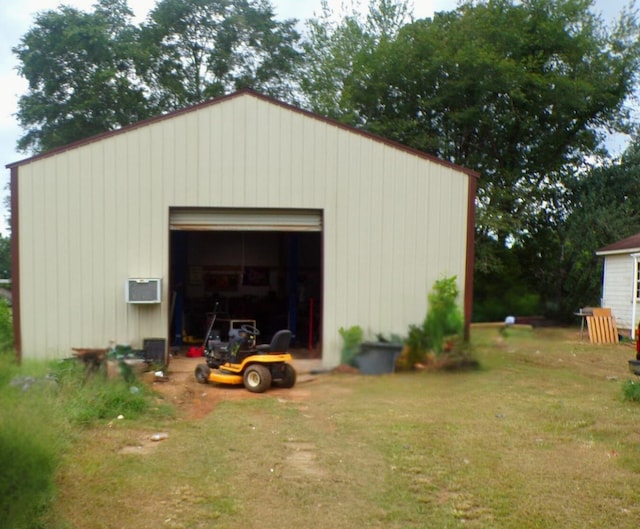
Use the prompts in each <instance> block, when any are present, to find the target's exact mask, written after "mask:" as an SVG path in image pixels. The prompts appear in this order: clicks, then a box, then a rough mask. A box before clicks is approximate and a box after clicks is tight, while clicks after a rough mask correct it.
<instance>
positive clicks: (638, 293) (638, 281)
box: [636, 261, 640, 299]
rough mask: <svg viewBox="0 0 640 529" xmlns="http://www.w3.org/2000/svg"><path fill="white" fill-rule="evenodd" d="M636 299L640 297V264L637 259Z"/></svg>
mask: <svg viewBox="0 0 640 529" xmlns="http://www.w3.org/2000/svg"><path fill="white" fill-rule="evenodd" d="M636 299H640V266H638V261H636Z"/></svg>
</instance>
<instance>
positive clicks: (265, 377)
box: [195, 303, 297, 393]
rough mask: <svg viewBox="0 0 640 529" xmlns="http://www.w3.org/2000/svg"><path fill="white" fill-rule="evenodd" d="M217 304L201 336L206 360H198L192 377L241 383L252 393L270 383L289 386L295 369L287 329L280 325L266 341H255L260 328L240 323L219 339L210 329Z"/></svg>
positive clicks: (207, 380)
mask: <svg viewBox="0 0 640 529" xmlns="http://www.w3.org/2000/svg"><path fill="white" fill-rule="evenodd" d="M217 308H218V304H217V303H216V307H215V309H214V313H213V318H212V320H211V324H210V325H209V329H208V330H207V334H206V336H205V340H204V346H203V347H204V356H205V359H206V362H207V363H206V364H198V366H197V367H196V371H195V376H196V380H197V381H198V382H200V383H201V384H206V383H207V382H217V383H219V384H235V385H240V384H244V387H245V388H247V389H248V390H249V391H251V392H253V393H263V392H264V391H266V390H267V389H268V388H270V387H271V385H272V384H274V385H278V386H280V387H283V388H292V387H293V386H294V385H295V383H296V376H297V375H296V370H295V368H294V367H293V365H291V360H292V358H291V354H290V353H289V345H290V344H291V337H292V334H291V331H290V330H288V329H283V330H280V331H278V332H276V333H275V334H274V335H273V338H272V340H271V343H270V344H268V345H256V337H257V336H259V335H260V331H259V330H258V329H257V328H256V327H255V326H253V325H242V326H241V327H240V329H239V331H238V333H237V335H236V336H235V337H233V338H232V339H230V341H229V343H228V344H226V345H225V344H223V343H221V342H220V341H219V340H218V339H217V338H216V335H215V333H214V331H213V324H214V323H215V320H216V312H217Z"/></svg>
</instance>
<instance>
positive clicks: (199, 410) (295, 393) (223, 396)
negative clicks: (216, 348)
mask: <svg viewBox="0 0 640 529" xmlns="http://www.w3.org/2000/svg"><path fill="white" fill-rule="evenodd" d="M201 363H203V359H202V358H187V357H175V358H173V359H172V360H171V363H170V365H169V369H168V370H167V372H166V376H165V377H163V381H153V382H151V385H152V387H153V389H154V390H156V391H157V392H158V393H160V394H161V395H162V396H163V397H164V398H165V399H166V400H167V401H169V402H171V403H172V404H174V405H175V406H176V408H178V409H179V410H181V411H182V412H183V413H184V414H185V415H186V416H187V417H188V418H190V419H198V418H202V417H204V416H206V415H208V414H209V413H211V412H212V411H213V410H214V409H215V407H216V406H217V405H218V404H219V403H220V402H223V401H233V400H244V399H255V398H272V397H277V398H278V399H285V400H287V401H304V400H306V399H307V398H308V397H309V395H310V392H309V390H308V389H305V388H304V387H299V385H301V384H305V383H308V382H311V381H313V380H314V379H315V377H313V376H311V375H307V374H304V373H303V374H300V373H299V374H298V381H297V383H296V386H295V387H294V388H291V389H284V388H271V389H270V390H268V391H267V392H266V393H261V394H257V393H251V392H249V391H247V390H246V389H245V388H244V387H243V386H225V385H222V384H200V383H198V382H197V381H196V378H195V376H194V373H195V369H196V366H197V365H198V364H201Z"/></svg>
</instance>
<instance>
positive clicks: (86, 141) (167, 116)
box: [6, 88, 479, 178]
mask: <svg viewBox="0 0 640 529" xmlns="http://www.w3.org/2000/svg"><path fill="white" fill-rule="evenodd" d="M243 95H252V96H254V97H256V98H257V99H261V100H263V101H266V102H268V103H272V104H274V105H277V106H280V107H282V108H285V109H287V110H290V111H292V112H296V113H298V114H302V115H303V116H307V117H309V118H312V119H315V120H318V121H322V122H324V123H327V124H329V125H333V126H334V127H338V128H340V129H343V130H346V131H348V132H352V133H354V134H358V135H360V136H363V137H365V138H368V139H371V140H374V141H376V142H378V143H383V144H385V145H387V146H389V147H391V148H393V149H397V150H399V151H403V152H406V153H409V154H412V155H414V156H419V157H420V158H424V159H426V160H429V161H431V162H434V163H437V164H439V165H443V166H445V167H449V168H451V169H455V170H457V171H460V172H463V173H465V174H467V175H469V176H470V177H473V178H478V176H479V175H478V173H477V172H475V171H472V170H471V169H467V168H466V167H462V166H460V165H456V164H454V163H452V162H448V161H446V160H443V159H441V158H438V157H436V156H433V155H432V154H427V153H426V152H423V151H419V150H418V149H414V148H412V147H408V146H406V145H402V144H401V143H398V142H396V141H392V140H389V139H387V138H383V137H382V136H378V135H376V134H372V133H371V132H367V131H364V130H361V129H357V128H355V127H352V126H351V125H346V124H344V123H340V122H339V121H336V120H333V119H330V118H327V117H324V116H321V115H319V114H315V113H313V112H310V111H308V110H304V109H302V108H298V107H295V106H293V105H290V104H289V103H284V102H282V101H279V100H277V99H274V98H273V97H270V96H266V95H264V94H260V93H258V92H256V91H255V90H252V89H250V88H245V89H243V90H239V91H238V92H234V93H233V94H228V95H224V96H221V97H217V98H215V99H209V100H207V101H203V102H202V103H197V104H195V105H192V106H190V107H186V108H182V109H179V110H175V111H173V112H169V113H167V114H162V115H160V116H155V117H153V118H149V119H145V120H142V121H138V122H137V123H132V124H131V125H126V126H124V127H122V128H119V129H117V130H111V131H108V132H103V133H102V134H98V135H96V136H92V137H90V138H85V139H83V140H79V141H76V142H73V143H70V144H68V145H63V146H62V147H57V148H55V149H51V150H50V151H47V152H44V153H42V154H37V155H35V156H32V157H31V158H26V159H24V160H20V161H18V162H13V163H10V164H8V165H7V166H6V167H7V168H8V169H12V168H13V167H16V166H19V165H24V164H28V163H31V162H34V161H36V160H40V159H42V158H48V157H49V156H54V155H56V154H59V153H61V152H65V151H69V150H72V149H76V148H78V147H82V146H83V145H88V144H90V143H94V142H97V141H101V140H103V139H104V138H108V137H109V136H115V135H117V134H123V133H125V132H128V131H131V130H135V129H137V128H140V127H146V126H147V125H151V124H153V123H157V122H159V121H163V120H165V119H171V118H173V117H175V116H179V115H181V114H187V113H189V112H195V111H197V110H200V109H201V108H205V107H208V106H209V105H217V104H219V103H223V102H224V101H228V100H230V99H235V98H237V97H240V96H243Z"/></svg>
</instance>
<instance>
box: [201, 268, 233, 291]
mask: <svg viewBox="0 0 640 529" xmlns="http://www.w3.org/2000/svg"><path fill="white" fill-rule="evenodd" d="M203 276H204V288H205V289H206V290H209V291H212V292H229V291H234V290H238V288H239V286H240V274H239V273H238V272H210V271H205V272H204V273H203Z"/></svg>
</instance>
